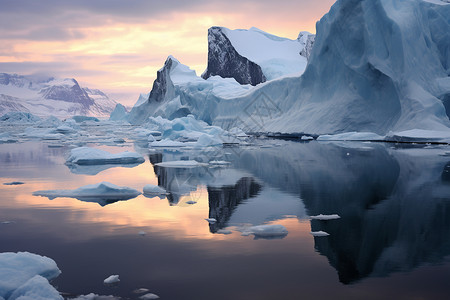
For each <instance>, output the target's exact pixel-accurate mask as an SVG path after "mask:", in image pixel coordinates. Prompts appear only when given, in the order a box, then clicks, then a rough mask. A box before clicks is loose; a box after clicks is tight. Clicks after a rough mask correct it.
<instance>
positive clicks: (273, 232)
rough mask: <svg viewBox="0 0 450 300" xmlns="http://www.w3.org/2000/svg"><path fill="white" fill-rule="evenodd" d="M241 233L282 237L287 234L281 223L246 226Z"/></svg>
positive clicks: (268, 237) (258, 236)
mask: <svg viewBox="0 0 450 300" xmlns="http://www.w3.org/2000/svg"><path fill="white" fill-rule="evenodd" d="M242 234H243V235H250V234H253V235H254V236H255V238H266V239H272V238H284V237H285V236H287V235H288V230H287V229H286V227H284V226H283V225H279V224H273V225H258V226H252V227H249V228H246V229H245V230H244V232H243V233H242Z"/></svg>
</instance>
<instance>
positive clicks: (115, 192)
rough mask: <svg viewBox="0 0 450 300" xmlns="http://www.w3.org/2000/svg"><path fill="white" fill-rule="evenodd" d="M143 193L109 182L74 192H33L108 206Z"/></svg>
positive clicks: (49, 196)
mask: <svg viewBox="0 0 450 300" xmlns="http://www.w3.org/2000/svg"><path fill="white" fill-rule="evenodd" d="M140 194H141V193H140V192H139V191H137V190H135V189H132V188H129V187H121V186H117V185H115V184H112V183H109V182H100V183H97V184H89V185H85V186H83V187H80V188H77V189H74V190H42V191H36V192H33V195H34V196H42V197H47V198H49V199H55V198H58V197H66V198H76V199H79V200H82V201H88V202H98V203H99V204H100V205H106V204H108V203H110V202H113V201H119V200H128V199H131V198H135V197H137V196H139V195H140Z"/></svg>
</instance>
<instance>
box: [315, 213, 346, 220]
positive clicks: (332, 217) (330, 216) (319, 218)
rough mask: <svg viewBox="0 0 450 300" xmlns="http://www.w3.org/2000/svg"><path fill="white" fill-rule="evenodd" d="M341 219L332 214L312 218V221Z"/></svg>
mask: <svg viewBox="0 0 450 300" xmlns="http://www.w3.org/2000/svg"><path fill="white" fill-rule="evenodd" d="M340 218H341V217H340V216H339V215H337V214H332V215H323V214H320V215H317V216H311V219H313V220H324V221H326V220H336V219H340Z"/></svg>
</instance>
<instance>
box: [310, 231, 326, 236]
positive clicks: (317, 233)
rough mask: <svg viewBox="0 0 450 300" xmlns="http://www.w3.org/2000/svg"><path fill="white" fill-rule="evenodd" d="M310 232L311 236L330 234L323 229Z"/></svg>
mask: <svg viewBox="0 0 450 300" xmlns="http://www.w3.org/2000/svg"><path fill="white" fill-rule="evenodd" d="M310 234H311V235H312V236H317V237H321V236H329V235H330V234H329V233H327V232H325V231H311V232H310Z"/></svg>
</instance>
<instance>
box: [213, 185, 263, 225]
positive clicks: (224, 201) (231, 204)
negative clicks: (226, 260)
mask: <svg viewBox="0 0 450 300" xmlns="http://www.w3.org/2000/svg"><path fill="white" fill-rule="evenodd" d="M261 188H262V186H261V185H260V184H258V183H257V182H255V180H254V179H253V178H251V177H243V178H241V179H239V180H238V181H237V182H236V184H235V185H227V186H222V187H212V186H208V201H209V217H210V218H214V219H216V220H217V222H216V223H214V224H209V228H210V231H211V232H212V233H215V232H217V230H219V229H222V228H224V227H226V226H227V223H228V220H229V219H230V217H231V215H232V213H233V212H234V210H235V209H236V207H237V206H238V205H239V204H241V203H242V201H244V200H246V199H249V198H251V197H254V196H256V195H257V194H258V193H259V191H260V190H261Z"/></svg>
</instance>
